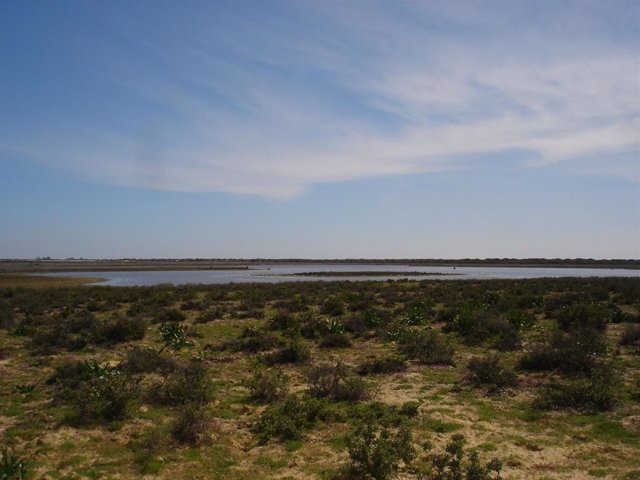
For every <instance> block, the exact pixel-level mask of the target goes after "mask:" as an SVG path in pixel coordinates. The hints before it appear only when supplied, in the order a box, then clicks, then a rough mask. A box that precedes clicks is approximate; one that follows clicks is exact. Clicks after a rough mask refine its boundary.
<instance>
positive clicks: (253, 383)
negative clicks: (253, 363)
mask: <svg viewBox="0 0 640 480" xmlns="http://www.w3.org/2000/svg"><path fill="white" fill-rule="evenodd" d="M247 388H248V389H249V392H250V393H251V397H252V398H254V399H256V400H260V401H263V402H267V403H272V402H275V401H276V400H278V399H280V398H282V397H284V396H285V395H286V394H287V392H288V390H289V377H288V376H287V375H286V374H285V373H284V372H283V371H282V370H280V369H279V368H272V369H259V370H257V371H256V372H255V373H254V374H253V377H252V378H251V379H250V380H249V381H248V382H247Z"/></svg>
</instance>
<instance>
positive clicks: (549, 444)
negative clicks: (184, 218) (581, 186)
mask: <svg viewBox="0 0 640 480" xmlns="http://www.w3.org/2000/svg"><path fill="white" fill-rule="evenodd" d="M639 313H640V281H638V279H615V278H602V279H569V278H565V279H540V280H518V281H506V280H505V281H502V280H496V281H473V280H465V281H457V280H452V281H447V282H438V281H430V280H425V281H389V282H300V283H297V282H292V283H279V284H261V285H258V284H256V285H253V284H239V285H215V286H183V287H175V286H170V285H165V286H157V287H139V288H138V287H136V288H111V287H110V288H107V287H86V286H85V287H65V288H46V286H45V287H44V288H42V287H41V288H38V289H37V290H36V289H27V288H3V289H0V345H1V347H0V377H1V378H2V381H1V382H0V445H3V446H6V447H8V448H9V449H10V450H9V452H13V451H15V452H19V453H18V456H17V457H16V459H17V460H18V461H22V462H23V463H24V460H23V459H28V468H29V471H30V472H36V473H35V474H30V476H29V478H31V477H34V478H35V476H39V475H40V476H43V477H44V476H47V475H48V476H51V477H52V478H53V477H55V475H54V473H51V472H56V474H58V472H61V473H60V475H62V476H68V477H69V478H71V477H73V478H75V477H78V478H79V477H86V476H94V477H96V478H98V477H99V478H114V477H119V478H122V479H129V478H138V477H140V476H142V475H147V476H151V477H154V478H192V477H195V476H197V475H198V474H202V472H215V475H217V476H218V477H219V478H220V479H226V478H233V479H236V478H237V479H239V480H248V479H250V478H256V476H260V477H264V478H265V479H267V478H274V477H284V476H290V477H293V478H306V477H309V478H312V477H313V478H315V477H322V478H391V477H393V476H394V475H397V476H399V477H402V478H406V479H408V480H419V479H420V480H422V479H425V480H426V479H429V480H433V479H436V478H442V479H453V478H455V479H458V480H466V479H474V480H476V479H484V480H486V479H493V478H498V474H500V475H502V476H503V478H505V479H507V478H524V477H531V478H538V477H545V476H546V477H548V478H550V479H553V478H560V477H563V476H572V477H575V478H582V477H585V478H587V477H594V476H602V475H608V476H609V477H610V478H627V477H628V478H632V476H633V475H634V472H635V471H637V466H636V465H635V464H634V462H633V460H632V459H635V458H637V456H638V455H640V439H639V438H640V437H638V435H637V423H636V422H637V420H636V419H637V418H638V417H639V416H640V402H639V401H638V399H640V384H639V383H638V382H639V380H638V379H639V378H640V365H639V364H638V362H637V358H638V351H639V349H638V343H637V342H638V333H637V328H636V327H637V325H638V321H637V320H638V318H640V315H639ZM149 325H152V327H151V328H148V326H149ZM516 380H517V381H516ZM469 387H473V388H469ZM487 393H490V394H494V393H503V395H501V396H500V397H497V396H493V395H492V396H487V395H486V394H487ZM408 432H412V434H411V435H409V434H408ZM453 434H463V435H464V436H465V438H466V439H468V446H467V444H465V442H464V441H463V440H460V438H459V437H455V438H454V437H452V435H453ZM567 438H571V439H580V441H575V442H573V441H572V442H567ZM454 440H455V441H454ZM293 451H296V452H298V453H295V454H292V453H291V452H293ZM434 452H435V453H434ZM488 452H495V453H492V454H489V453H488ZM611 452H616V454H615V458H616V460H615V461H613V460H612V458H613V456H612V455H613V454H612V453H611ZM405 454H406V455H405ZM12 455H13V454H12ZM486 455H488V456H486ZM493 456H497V457H498V458H499V459H500V460H502V461H503V462H504V463H503V464H502V465H501V464H500V463H499V462H497V461H492V460H490V458H491V457H493ZM7 458H8V457H7ZM293 458H295V461H291V460H290V459H293ZM545 458H549V459H553V461H551V460H549V461H546V460H544V459H545ZM567 459H570V460H567ZM594 462H597V464H598V465H599V466H601V467H599V468H598V469H594V467H593V465H594ZM341 466H342V467H341ZM498 467H500V468H498ZM596 470H597V475H596V473H595V472H596ZM87 472H91V473H87ZM601 472H606V473H601ZM27 473H29V472H27ZM452 475H453V476H452ZM16 478H19V477H16Z"/></svg>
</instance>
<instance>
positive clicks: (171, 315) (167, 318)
mask: <svg viewBox="0 0 640 480" xmlns="http://www.w3.org/2000/svg"><path fill="white" fill-rule="evenodd" d="M186 318H187V317H186V316H185V314H184V313H182V312H181V311H180V310H178V309H177V308H167V309H165V310H162V311H161V312H160V314H159V315H158V316H157V317H156V319H155V323H172V322H183V321H184V320H185V319H186Z"/></svg>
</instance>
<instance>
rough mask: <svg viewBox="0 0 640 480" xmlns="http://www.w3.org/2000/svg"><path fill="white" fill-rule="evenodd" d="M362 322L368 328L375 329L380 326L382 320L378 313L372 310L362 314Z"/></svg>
mask: <svg viewBox="0 0 640 480" xmlns="http://www.w3.org/2000/svg"><path fill="white" fill-rule="evenodd" d="M362 320H363V321H364V324H365V325H366V326H367V327H368V328H375V327H378V326H380V325H381V324H382V318H381V317H380V315H379V314H378V312H376V311H375V310H372V309H368V310H365V311H364V312H362Z"/></svg>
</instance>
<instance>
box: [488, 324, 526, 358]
mask: <svg viewBox="0 0 640 480" xmlns="http://www.w3.org/2000/svg"><path fill="white" fill-rule="evenodd" d="M521 346H522V337H521V335H520V330H518V329H517V328H516V327H514V326H513V325H512V324H510V323H508V322H499V323H497V324H496V340H495V342H494V343H493V347H494V348H495V349H497V350H499V351H501V352H512V351H514V350H518V349H519V348H520V347H521Z"/></svg>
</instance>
